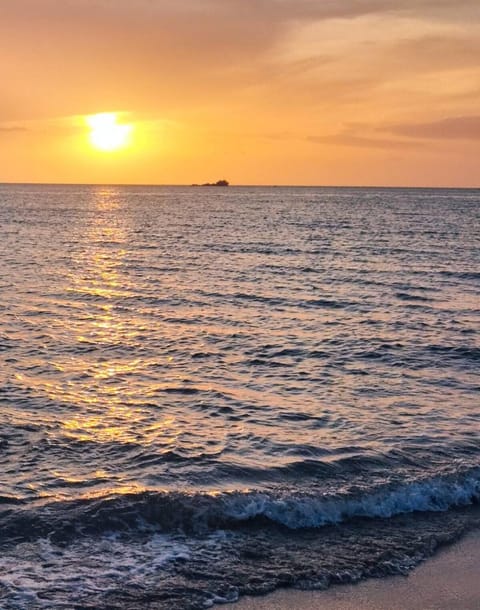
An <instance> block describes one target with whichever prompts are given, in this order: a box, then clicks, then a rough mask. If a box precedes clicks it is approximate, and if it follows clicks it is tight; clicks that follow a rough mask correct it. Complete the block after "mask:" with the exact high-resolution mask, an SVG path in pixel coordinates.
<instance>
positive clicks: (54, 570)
mask: <svg viewBox="0 0 480 610" xmlns="http://www.w3.org/2000/svg"><path fill="white" fill-rule="evenodd" d="M0 237H1V240H0V314H1V317H0V361H1V367H0V421H1V427H0V455H1V470H0V608H2V610H18V609H22V610H23V609H27V610H30V609H37V608H38V609H48V610H50V609H56V608H68V609H78V610H79V609H87V608H90V609H94V608H95V609H102V608H105V609H107V608H108V609H114V608H118V609H122V610H124V609H127V608H128V609H131V610H134V609H135V610H137V609H140V608H143V607H148V608H156V609H172V610H176V609H189V610H197V609H201V608H208V607H211V606H212V605H214V604H215V603H222V602H227V601H235V600H236V599H238V597H239V596H240V595H243V594H259V593H265V592H268V591H271V590H273V589H275V588H277V587H285V586H289V587H299V588H318V589H322V588H326V587H328V586H330V585H332V584H335V583H342V582H354V581H357V580H360V579H363V578H367V577H379V576H384V575H388V574H403V573H407V572H408V571H409V570H410V569H411V568H412V567H413V566H415V565H416V564H417V563H418V562H419V561H422V560H423V559H425V558H426V557H428V556H429V555H431V554H432V553H433V552H434V551H435V549H436V548H437V547H438V546H440V545H441V544H444V543H447V542H450V541H453V540H455V539H456V538H458V537H459V536H460V535H461V534H462V533H463V532H465V531H467V530H468V529H471V528H473V527H478V526H479V525H480V508H479V505H478V504H479V500H480V381H479V375H478V373H479V365H480V341H479V335H478V332H479V328H480V190H454V189H443V190H436V189H383V188H371V189H369V188H284V187H281V188H267V187H255V188H254V187H252V188H250V187H238V188H237V187H229V188H208V187H205V188H194V187H116V186H104V187H103V186H59V185H51V186H49V185H42V186H40V185H3V186H0Z"/></svg>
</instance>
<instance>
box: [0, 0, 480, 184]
mask: <svg viewBox="0 0 480 610" xmlns="http://www.w3.org/2000/svg"><path fill="white" fill-rule="evenodd" d="M479 31H480V2H479V0H456V1H450V0H404V1H402V0H397V1H394V0H61V1H60V0H1V2H0V91H1V95H0V181H13V182H15V181H19V182H88V183H98V182H100V183H143V184H146V183H157V184H165V183H167V184H173V183H190V182H201V181H206V180H216V179H218V178H223V177H225V178H228V179H229V180H230V181H231V182H233V183H235V184H305V185H307V184H314V185H321V184H339V185H341V184H344V185H347V184H354V185H419V186H422V185H425V186H430V185H431V186H479V185H480V171H479V169H478V167H479V162H478V159H479V158H480V36H479ZM101 112H119V113H122V114H121V115H118V116H119V117H120V118H119V120H120V121H121V122H125V123H128V124H132V125H133V126H134V132H133V136H132V141H131V143H130V145H129V146H127V147H125V148H124V149H121V150H118V151H114V152H108V151H100V150H95V149H94V148H92V146H91V144H90V142H89V140H88V128H87V126H86V122H85V118H84V117H85V115H91V114H96V113H101Z"/></svg>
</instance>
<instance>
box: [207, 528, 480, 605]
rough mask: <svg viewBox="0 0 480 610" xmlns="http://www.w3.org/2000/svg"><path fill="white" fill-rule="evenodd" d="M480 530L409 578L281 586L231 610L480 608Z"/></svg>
mask: <svg viewBox="0 0 480 610" xmlns="http://www.w3.org/2000/svg"><path fill="white" fill-rule="evenodd" d="M479 565H480V529H475V530H473V531H472V532H469V533H468V534H466V535H465V536H463V537H462V538H461V539H460V540H458V541H457V542H455V543H453V544H451V545H448V546H445V547H444V548H442V549H440V550H439V551H438V553H436V554H435V555H434V556H433V557H431V558H429V559H427V560H426V561H424V562H422V563H421V564H419V565H418V566H417V567H416V568H415V569H414V570H413V571H412V572H410V574H409V575H408V576H388V577H385V578H371V579H368V580H364V581H361V582H359V583H356V584H348V585H334V586H332V587H331V588H330V589H327V590H326V591H301V590H296V589H279V590H278V591H275V592H273V593H270V594H267V595H265V596H259V597H248V596H246V597H241V598H240V600H239V601H238V602H237V603H234V604H223V605H222V606H216V607H218V608H220V607H223V608H225V610H293V609H295V610H316V609H318V610H418V609H419V608H422V610H477V609H478V608H479V607H480V578H479V574H478V566H479Z"/></svg>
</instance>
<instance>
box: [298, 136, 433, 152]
mask: <svg viewBox="0 0 480 610" xmlns="http://www.w3.org/2000/svg"><path fill="white" fill-rule="evenodd" d="M307 141H308V142H314V143H316V144H326V145H333V146H348V147H352V146H353V147H360V148H377V149H378V148H380V149H392V150H394V149H406V148H407V149H412V148H418V147H419V146H422V144H419V143H415V142H411V141H408V140H407V141H405V140H393V139H387V138H375V137H369V136H362V135H355V134H352V133H340V134H336V135H330V136H309V137H307Z"/></svg>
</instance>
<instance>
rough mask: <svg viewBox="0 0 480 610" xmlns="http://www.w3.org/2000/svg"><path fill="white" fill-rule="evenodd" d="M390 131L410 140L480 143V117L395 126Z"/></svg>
mask: <svg viewBox="0 0 480 610" xmlns="http://www.w3.org/2000/svg"><path fill="white" fill-rule="evenodd" d="M388 131H390V132H391V133H394V134H398V135H401V136H407V137H410V138H428V139H435V140H437V139H441V140H475V141H480V115H478V116H460V117H447V118H445V119H441V120H439V121H430V122H425V123H405V124H399V125H393V126H391V127H389V128H388Z"/></svg>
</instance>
